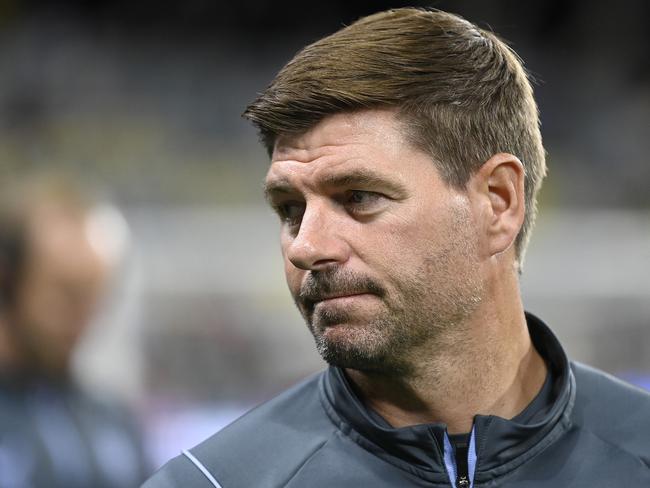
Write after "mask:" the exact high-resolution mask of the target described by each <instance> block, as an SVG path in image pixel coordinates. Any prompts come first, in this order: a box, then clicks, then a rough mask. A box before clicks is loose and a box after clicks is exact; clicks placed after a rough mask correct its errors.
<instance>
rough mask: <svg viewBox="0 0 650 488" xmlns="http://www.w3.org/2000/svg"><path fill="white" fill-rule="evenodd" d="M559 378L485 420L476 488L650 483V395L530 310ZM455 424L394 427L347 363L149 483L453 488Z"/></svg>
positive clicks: (194, 487) (542, 349) (534, 333)
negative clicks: (548, 401) (573, 354)
mask: <svg viewBox="0 0 650 488" xmlns="http://www.w3.org/2000/svg"><path fill="white" fill-rule="evenodd" d="M527 320H528V327H529V330H530V333H531V337H532V339H533V343H534V344H535V347H536V349H537V350H538V351H539V353H540V354H541V355H542V356H543V357H544V359H545V360H546V363H547V365H548V366H549V368H550V369H551V371H552V373H553V375H552V377H553V378H554V384H553V398H554V400H553V404H552V407H551V408H550V409H549V410H548V411H547V412H546V414H545V415H544V418H543V419H542V420H541V421H539V422H537V423H534V424H527V425H522V424H517V423H516V422H513V421H512V420H507V419H503V418H500V417H496V416H482V415H477V416H476V417H475V418H474V435H475V443H476V455H477V461H476V468H475V476H474V479H473V485H472V486H473V487H475V488H492V487H503V488H515V487H516V488H533V487H535V488H539V487H552V488H561V487H571V488H582V487H584V488H616V487H626V488H627V487H650V394H649V393H647V392H644V391H642V390H640V389H638V388H635V387H633V386H630V385H628V384H626V383H623V382H622V381H619V380H617V379H615V378H613V377H612V376H609V375H607V374H605V373H603V372H601V371H598V370H595V369H593V368H590V367H588V366H585V365H582V364H579V363H569V361H568V360H567V357H566V355H565V353H564V351H563V350H562V347H561V346H560V344H559V342H558V341H557V339H556V338H555V336H554V335H553V334H552V332H551V331H550V330H549V329H548V327H547V326H546V325H545V324H543V323H542V322H541V321H540V320H539V319H537V318H536V317H534V316H532V315H530V314H528V315H527ZM444 437H445V425H443V424H423V425H416V426H410V427H404V428H390V427H389V426H387V425H386V424H385V423H381V422H379V421H378V420H377V417H376V414H375V415H373V414H372V413H370V412H368V411H367V410H366V408H365V407H364V406H363V405H362V403H361V402H360V400H359V399H358V398H357V397H356V396H355V394H354V392H353V391H352V389H351V388H350V385H349V384H348V382H347V380H346V378H345V375H344V374H343V372H342V371H341V370H339V369H337V368H329V369H327V370H326V371H324V372H322V373H320V374H318V375H316V376H314V377H312V378H310V379H308V380H307V381H305V382H303V383H302V384H300V385H297V386H295V387H293V388H292V389H290V390H288V391H286V392H284V393H283V394H281V395H280V396H278V397H276V398H275V399H273V400H271V401H269V402H267V403H265V404H263V405H262V406H260V407H257V408H256V409H254V410H252V411H251V412H249V413H248V414H246V415H244V416H243V417H241V418H240V419H239V420H237V421H235V422H234V423H233V424H231V425H230V426H229V427H226V428H225V429H224V430H222V431H220V432H219V433H217V434H216V435H214V436H213V437H211V438H209V439H208V440H206V441H205V442H203V443H202V444H200V445H198V446H197V447H195V448H193V449H191V450H190V451H187V452H185V453H184V454H183V455H180V456H178V457H177V458H174V459H172V460H171V461H170V462H169V463H167V464H166V465H165V466H164V467H163V468H162V469H161V470H159V471H158V472H157V473H156V474H155V475H154V476H153V477H152V478H151V479H150V480H149V481H148V482H147V483H145V485H144V487H145V488H172V487H174V488H181V487H182V488H204V487H205V488H209V487H215V486H221V487H222V488H247V487H256V488H280V487H284V488H298V487H301V488H302V487H305V488H325V487H327V488H332V487H336V488H348V487H349V488H360V487H373V488H385V487H405V488H406V487H440V488H442V487H450V486H452V487H453V486H454V482H453V481H452V480H450V477H449V475H448V471H447V469H446V468H445V463H444V445H445V443H444Z"/></svg>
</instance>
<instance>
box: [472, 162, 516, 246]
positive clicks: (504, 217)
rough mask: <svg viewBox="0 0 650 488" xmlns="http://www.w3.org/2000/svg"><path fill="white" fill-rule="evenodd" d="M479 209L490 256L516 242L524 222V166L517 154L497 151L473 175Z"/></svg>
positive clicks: (475, 196) (473, 185)
mask: <svg viewBox="0 0 650 488" xmlns="http://www.w3.org/2000/svg"><path fill="white" fill-rule="evenodd" d="M468 189H469V190H470V192H471V195H472V197H473V200H474V201H475V202H476V205H477V206H478V208H479V215H480V218H481V220H482V228H483V229H484V231H485V233H484V238H485V241H484V242H485V244H486V250H487V251H488V252H489V254H490V255H491V256H494V255H496V254H500V253H502V252H504V251H506V250H507V249H508V248H510V246H512V245H513V243H514V242H515V239H516V237H517V234H518V233H519V229H521V226H522V225H523V223H524V211H525V201H524V167H523V165H522V164H521V161H519V159H518V158H517V157H516V156H513V155H512V154H507V153H498V154H495V155H494V156H492V157H491V158H490V159H488V160H487V161H486V162H485V163H483V166H481V167H480V168H479V170H478V171H477V172H476V173H474V175H473V176H472V177H471V178H470V181H469V184H468Z"/></svg>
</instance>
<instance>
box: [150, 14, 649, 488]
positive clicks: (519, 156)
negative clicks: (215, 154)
mask: <svg viewBox="0 0 650 488" xmlns="http://www.w3.org/2000/svg"><path fill="white" fill-rule="evenodd" d="M245 116H246V117H248V118H249V119H250V120H252V121H253V123H254V124H255V125H256V126H257V127H258V129H259V130H260V134H261V138H262V141H263V143H264V144H265V145H266V147H267V149H268V151H269V154H270V155H271V166H270V168H269V171H268V174H267V177H266V194H267V197H268V200H269V202H270V204H271V205H272V207H273V208H274V209H275V210H276V211H277V213H278V215H279V217H280V221H281V243H282V252H283V257H284V263H285V273H286V277H287V282H288V285H289V288H290V290H291V293H292V295H293V297H294V299H295V301H296V304H297V306H298V308H299V309H300V312H301V313H302V315H303V316H304V317H305V319H306V321H307V324H308V326H309V329H310V330H311V332H312V334H313V335H314V338H315V340H316V345H317V348H318V351H319V352H320V354H321V355H322V356H323V358H324V359H325V360H326V361H327V362H328V363H329V364H330V368H329V369H328V370H327V371H325V372H323V373H321V374H319V375H317V376H315V377H313V378H311V379H308V380H307V381H306V382H305V383H303V384H301V385H298V386H296V387H294V388H292V389H291V390H289V391H287V392H285V393H283V394H282V395H280V396H279V397H277V398H275V399H274V400H271V401H270V402H268V403H266V404H264V405H262V406H260V407H258V408H257V409H255V410H253V411H252V412H250V413H248V414H247V415H245V416H244V417H242V418H241V419H239V420H238V421H236V422H235V423H233V424H232V425H231V426H229V427H227V428H226V429H225V430H223V431H221V432H220V433H218V434H217V435H215V436H213V437H212V438H210V439H208V440H207V441H205V442H204V443H202V444H200V445H199V446H197V447H196V448H194V449H191V450H190V451H186V452H184V454H183V455H182V456H179V457H178V458H175V459H174V460H172V461H171V462H170V463H168V464H167V465H166V466H165V467H164V468H163V469H162V470H161V471H159V472H158V473H157V475H156V476H154V478H152V479H151V480H150V481H149V482H148V483H147V484H145V486H146V487H147V488H150V487H209V486H221V487H223V488H232V487H291V488H293V487H309V488H316V487H325V486H328V487H331V486H335V487H337V488H341V487H360V486H363V487H365V486H368V487H373V488H378V487H389V486H393V487H394V486H399V487H416V486H417V487H425V486H431V487H443V486H454V487H456V488H465V487H472V486H473V487H476V488H478V487H497V486H498V487H517V488H529V487H541V486H548V487H554V488H555V487H568V486H570V487H589V488H594V487H609V488H611V487H615V486H650V395H648V394H646V393H644V392H642V391H641V390H638V389H635V388H634V387H631V386H629V385H626V384H624V383H622V382H620V381H618V380H616V379H614V378H612V377H610V376H608V375H606V374H604V373H602V372H599V371H596V370H594V369H591V368H589V367H587V366H584V365H580V364H576V363H570V362H569V361H568V360H567V357H566V355H565V353H564V352H563V350H562V348H561V346H560V344H559V343H558V341H557V339H556V338H555V337H554V335H553V334H552V332H551V331H550V329H549V328H548V327H547V326H546V325H545V324H544V323H543V322H542V321H541V320H539V319H538V318H536V317H534V316H532V315H529V314H525V313H524V310H523V306H522V302H521V297H520V292H519V283H518V276H519V272H520V271H521V268H522V262H523V258H524V252H525V249H526V244H527V241H528V238H529V236H530V231H531V228H532V225H533V222H534V219H535V196H536V193H537V191H538V189H539V187H540V185H541V181H542V179H543V177H544V174H545V172H546V168H545V161H544V150H543V147H542V143H541V136H540V133H539V128H538V127H539V124H538V116H537V107H536V104H535V101H534V99H533V95H532V89H531V86H530V83H529V81H528V80H527V77H526V74H525V72H524V69H523V68H522V65H521V63H520V61H519V60H518V58H517V56H516V55H515V54H514V53H513V52H512V51H511V50H510V49H509V48H508V47H507V46H506V45H505V44H504V43H503V42H502V41H500V40H499V39H498V38H497V37H496V36H495V35H494V34H492V33H490V32H486V31H484V30H481V29H479V28H477V27H476V26H474V25H472V24H470V23H469V22H467V21H465V20H463V19H461V18H459V17H457V16H454V15H450V14H447V13H444V12H439V11H427V10H419V9H399V10H394V11H388V12H382V13H378V14H375V15H371V16H369V17H366V18H363V19H361V20H359V21H358V22H356V23H354V24H352V25H351V26H349V27H346V28H344V29H342V30H340V31H339V32H337V33H335V34H333V35H331V36H329V37H326V38H324V39H322V40H320V41H318V42H316V43H315V44H312V45H310V46H308V47H306V48H305V49H304V50H303V51H301V52H299V53H298V54H297V55H296V56H295V57H294V59H293V60H291V62H289V63H288V64H287V65H286V66H285V67H284V68H283V69H282V71H280V73H279V74H278V75H277V77H276V78H275V80H274V81H273V83H272V84H271V85H270V86H269V87H268V88H267V90H266V91H265V92H264V93H262V95H261V96H260V97H259V98H258V99H257V100H256V101H255V102H254V103H252V104H251V105H250V106H249V107H248V109H247V111H246V112H245Z"/></svg>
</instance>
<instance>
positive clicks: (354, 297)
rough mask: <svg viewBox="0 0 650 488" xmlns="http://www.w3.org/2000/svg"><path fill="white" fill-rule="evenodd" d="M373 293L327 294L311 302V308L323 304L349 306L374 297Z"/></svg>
mask: <svg viewBox="0 0 650 488" xmlns="http://www.w3.org/2000/svg"><path fill="white" fill-rule="evenodd" d="M372 296H373V295H372V293H368V292H358V293H342V294H335V295H327V296H324V297H319V298H317V299H316V300H313V301H312V302H311V308H312V310H314V309H315V308H317V307H319V306H322V307H326V306H330V305H332V306H347V305H352V304H354V303H357V302H358V301H360V300H365V299H367V298H369V297H372Z"/></svg>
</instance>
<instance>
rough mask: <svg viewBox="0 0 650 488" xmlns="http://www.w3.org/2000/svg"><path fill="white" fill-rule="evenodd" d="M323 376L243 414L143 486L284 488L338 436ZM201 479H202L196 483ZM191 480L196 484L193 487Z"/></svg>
mask: <svg viewBox="0 0 650 488" xmlns="http://www.w3.org/2000/svg"><path fill="white" fill-rule="evenodd" d="M321 375H322V373H321V374H318V375H315V376H313V377H311V378H308V379H307V380H305V381H303V382H302V383H300V384H298V385H296V386H294V387H292V388H290V389H289V390H286V391H285V392H283V393H281V394H280V395H278V396H277V397H275V398H273V399H272V400H269V401H268V402H266V403H263V404H262V405H260V406H258V407H256V408H254V409H253V410H251V411H250V412H248V413H246V414H244V415H243V416H242V417H240V418H239V419H237V420H235V421H234V422H233V423H232V424H230V425H229V426H227V427H225V428H224V429H223V430H221V431H219V432H217V433H216V434H214V435H213V436H212V437H210V438H208V439H207V440H205V441H204V442H202V443H201V444H199V445H198V446H196V447H194V448H192V449H190V450H189V452H188V453H187V454H186V455H183V456H179V457H177V458H175V459H173V460H172V461H170V462H169V463H167V464H166V465H165V466H164V467H163V468H162V469H161V470H159V471H158V472H157V473H156V474H155V475H154V477H153V478H152V479H150V480H149V482H148V483H149V484H145V485H144V486H145V487H146V488H172V487H179V488H180V487H183V488H194V487H196V488H203V487H204V486H215V485H214V483H213V482H209V481H208V477H209V476H212V477H214V479H215V480H216V482H217V483H218V485H216V486H219V485H220V486H222V487H223V488H230V487H235V486H261V485H260V484H259V483H260V480H264V483H265V484H264V486H284V483H286V481H287V480H288V479H290V478H291V477H292V476H293V475H294V474H295V472H296V471H297V470H298V469H299V468H300V467H301V466H302V465H303V464H304V463H305V461H306V460H308V459H309V457H310V456H311V455H313V454H314V453H315V452H317V451H318V450H319V449H320V448H321V447H322V446H323V445H324V444H325V443H326V442H327V440H328V439H329V438H330V437H331V435H332V434H333V433H334V431H335V430H336V429H335V426H334V425H333V424H332V422H331V421H330V420H329V418H328V417H327V414H326V413H325V411H324V409H323V407H322V405H321V402H320V394H319V381H320V377H321ZM192 458H193V459H192ZM201 468H203V469H205V470H206V471H207V474H206V473H202V472H201V471H202V469H201ZM190 472H192V473H191V474H190ZM197 473H198V475H199V477H198V478H196V480H194V477H196V475H197ZM190 477H192V479H193V480H194V481H191V482H190ZM206 483H207V484H206Z"/></svg>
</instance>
